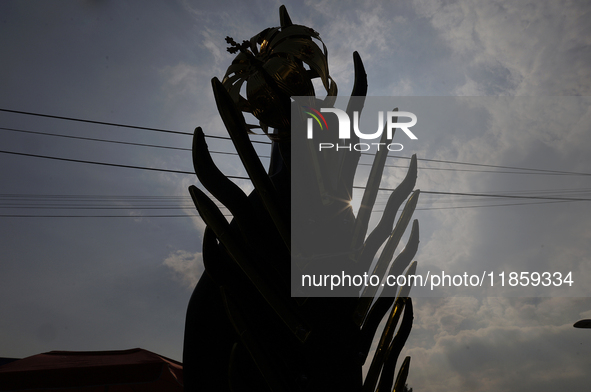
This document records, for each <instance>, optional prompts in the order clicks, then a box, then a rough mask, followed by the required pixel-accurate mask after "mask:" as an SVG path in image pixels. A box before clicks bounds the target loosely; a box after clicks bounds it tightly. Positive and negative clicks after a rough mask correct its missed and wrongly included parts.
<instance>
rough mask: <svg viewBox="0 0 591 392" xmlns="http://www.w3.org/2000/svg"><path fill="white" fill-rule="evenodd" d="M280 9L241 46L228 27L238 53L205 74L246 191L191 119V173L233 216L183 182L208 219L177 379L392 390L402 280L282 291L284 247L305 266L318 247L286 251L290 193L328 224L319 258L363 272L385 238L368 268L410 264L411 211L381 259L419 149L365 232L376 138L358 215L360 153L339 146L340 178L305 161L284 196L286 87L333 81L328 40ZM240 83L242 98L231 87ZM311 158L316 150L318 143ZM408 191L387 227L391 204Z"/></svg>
mask: <svg viewBox="0 0 591 392" xmlns="http://www.w3.org/2000/svg"><path fill="white" fill-rule="evenodd" d="M280 21H281V27H277V28H271V29H266V30H264V31H263V32H261V33H260V34H258V35H256V36H254V37H253V38H252V39H251V40H250V41H244V42H243V43H241V44H238V43H236V42H234V41H233V40H232V39H231V38H227V41H228V43H229V44H230V45H231V48H230V49H229V50H230V51H231V52H236V53H238V54H237V56H236V58H235V60H234V61H233V63H232V65H231V66H230V67H229V69H228V72H227V73H226V76H225V77H224V80H223V81H222V82H220V81H219V80H218V79H217V78H214V79H213V80H212V86H213V91H214V95H215V100H216V104H217V107H218V110H219V113H220V115H221V117H222V120H223V122H224V125H225V127H226V128H227V130H228V132H229V134H230V136H231V138H232V141H233V143H234V145H235V147H236V150H237V152H238V154H239V156H240V159H241V160H242V162H243V164H244V167H245V168H246V171H247V172H248V175H249V177H250V179H251V180H252V183H253V185H254V188H255V190H254V191H253V192H252V193H251V194H250V195H248V196H247V195H246V194H245V193H244V192H243V191H242V190H241V189H240V188H239V187H238V186H237V185H235V184H234V183H233V182H232V181H231V180H230V179H228V178H227V177H226V176H224V174H222V173H221V172H220V170H219V169H218V168H217V167H216V166H215V164H214V163H213V160H212V159H211V157H210V155H209V151H208V148H207V145H206V143H205V138H204V134H203V132H202V130H201V128H197V129H196V130H195V135H194V139H193V162H194V168H195V172H196V174H197V176H198V178H199V180H200V182H201V184H203V186H204V187H205V188H207V190H208V191H209V192H211V194H212V195H214V196H215V197H216V198H217V199H218V200H219V201H220V202H221V203H222V204H223V205H224V206H226V207H227V208H228V210H229V211H230V212H231V213H232V215H233V220H232V223H230V224H229V223H228V222H227V220H226V218H225V217H224V216H223V215H222V213H221V212H220V210H219V209H218V208H217V206H216V205H215V204H214V202H213V201H212V200H211V199H210V198H209V197H208V196H207V195H206V194H205V193H204V192H202V191H201V190H199V189H198V188H197V187H194V186H191V187H190V188H189V191H190V194H191V197H192V198H193V200H194V202H195V206H196V207H197V210H198V211H199V214H200V215H201V217H202V218H203V220H204V221H205V223H206V224H207V228H206V230H205V234H204V238H203V259H204V264H205V273H204V274H203V276H202V278H201V280H200V281H199V283H198V285H197V287H196V288H195V291H194V293H193V295H192V297H191V300H190V303H189V307H188V310H187V320H186V327H185V342H184V353H183V362H184V379H185V389H186V390H187V391H229V390H232V391H264V390H271V391H365V392H367V391H375V390H379V391H386V390H387V391H390V390H392V387H393V385H394V390H396V391H400V390H402V388H403V387H404V385H405V381H406V376H407V374H408V369H409V363H410V357H407V358H406V359H405V360H404V362H403V364H402V366H401V369H400V371H399V372H398V376H397V377H396V379H394V374H395V367H396V361H397V358H398V355H399V354H400V351H401V350H402V347H403V346H404V343H405V341H406V339H407V337H408V335H409V333H410V330H411V326H412V318H413V310H412V302H411V299H410V298H408V290H409V289H403V290H401V293H400V294H399V296H398V297H396V298H394V296H392V292H390V293H388V294H389V295H382V296H380V297H379V298H377V299H375V301H373V303H372V300H373V299H374V298H372V297H371V296H369V297H368V296H367V295H366V296H360V297H357V296H355V297H350V298H312V297H310V298H292V297H291V295H290V274H291V272H292V268H293V267H292V263H291V258H292V256H293V255H294V254H296V255H297V257H298V258H299V259H300V260H306V263H308V264H313V262H314V254H305V252H304V254H301V253H298V252H301V251H302V250H301V249H297V250H296V249H292V246H294V244H292V243H291V235H290V234H291V233H290V207H291V204H292V202H293V203H307V204H306V205H307V206H308V205H309V208H307V209H306V211H307V213H306V216H302V217H298V218H300V219H302V221H306V220H309V221H310V222H313V224H312V225H310V233H308V234H309V235H315V236H325V237H324V239H325V240H324V241H322V244H323V248H322V249H315V252H317V253H318V254H319V253H322V254H323V255H324V256H323V259H324V261H325V262H326V261H327V260H328V262H333V263H338V264H339V265H341V266H342V267H343V268H342V269H346V270H348V271H358V272H361V273H363V272H364V271H367V270H368V269H369V266H370V264H371V262H372V260H373V259H374V256H375V255H376V253H377V251H378V248H379V247H380V246H381V245H382V244H383V243H384V242H385V243H386V245H385V247H384V250H383V251H382V254H381V255H380V258H379V261H378V263H377V266H376V268H375V270H374V273H377V274H380V275H384V274H386V273H388V274H395V275H399V274H401V273H403V272H404V270H405V269H406V268H407V266H408V265H409V264H410V267H409V268H408V272H407V274H408V273H414V270H415V268H416V262H413V263H412V264H411V263H410V262H411V260H412V258H413V257H414V255H415V253H416V251H417V248H418V242H419V241H418V222H417V221H416V220H415V221H414V222H413V225H412V231H411V235H410V238H409V241H408V244H407V246H406V247H405V249H404V250H403V251H402V252H401V253H400V254H399V255H398V256H397V257H396V259H395V260H394V262H393V263H392V264H391V266H390V268H388V265H389V264H390V261H391V259H392V257H393V253H394V250H395V249H396V247H397V245H398V243H399V241H400V238H401V236H402V234H403V232H404V231H405V228H406V227H407V225H408V224H409V222H410V218H411V215H412V213H413V211H414V208H415V206H416V202H417V199H418V193H419V191H415V192H412V189H413V188H414V185H415V181H416V175H417V162H416V157H414V156H413V158H412V160H411V164H410V167H409V170H408V173H407V175H406V178H405V179H404V180H403V181H402V183H401V184H400V186H399V187H398V188H397V189H396V190H395V191H394V192H393V193H392V194H391V196H390V197H389V200H388V203H387V206H386V208H385V211H384V213H383V216H382V218H381V220H380V222H379V224H378V226H377V227H376V228H375V229H374V230H373V231H372V232H371V234H370V235H369V236H367V238H366V234H367V230H368V222H369V216H370V213H371V210H372V208H373V205H374V202H375V199H376V196H377V192H378V187H379V183H380V179H381V177H382V172H383V168H384V164H385V159H386V155H387V150H385V149H382V151H380V152H378V153H377V154H376V156H375V160H374V164H373V166H372V170H371V173H370V175H369V179H368V183H367V187H366V190H365V193H364V195H363V199H362V205H361V208H360V211H359V212H358V214H357V216H356V217H355V216H354V214H353V212H352V209H351V206H350V205H349V203H348V202H349V201H350V199H351V194H352V187H353V178H354V176H355V170H356V167H357V163H358V160H359V158H360V153H348V154H346V156H344V157H343V161H342V162H341V165H340V166H339V167H340V168H341V169H339V177H338V178H336V181H335V179H331V184H333V185H332V186H330V185H328V182H327V181H326V180H327V179H326V178H322V174H321V173H320V172H318V171H314V170H313V169H311V170H310V172H309V178H310V183H309V187H304V188H301V189H299V193H298V200H290V195H291V194H290V181H291V175H290V162H291V160H290V150H291V148H290V147H291V146H290V144H291V134H290V132H291V124H290V110H291V105H292V103H291V100H290V97H291V96H311V97H313V96H314V95H315V91H314V87H313V85H312V82H311V80H312V79H313V78H316V77H319V78H320V79H321V81H322V85H323V86H324V88H325V89H326V91H327V94H328V96H327V98H326V100H325V101H330V100H331V99H333V98H334V97H335V96H336V94H337V88H336V84H335V83H334V81H333V80H332V79H331V78H330V76H329V73H328V63H327V52H326V47H324V44H322V45H323V49H320V47H319V46H318V45H317V44H316V43H315V42H314V40H313V39H315V40H320V37H319V36H318V33H316V32H315V31H314V30H312V29H310V28H308V27H304V26H298V25H294V24H293V23H292V22H291V20H290V17H289V15H288V14H287V11H286V10H285V7H283V6H282V7H281V8H280ZM320 42H321V41H320ZM353 59H354V65H355V84H354V87H353V92H352V94H351V95H352V96H359V97H364V96H365V95H366V92H367V78H366V74H365V70H364V67H363V64H362V62H361V59H360V57H359V55H358V54H357V52H355V53H354V55H353ZM306 66H307V68H306ZM244 82H246V84H247V85H246V95H247V97H246V98H245V97H242V96H241V95H240V89H241V87H242V85H243V83H244ZM314 99H315V98H314ZM352 102H353V101H352ZM356 102H357V101H356ZM360 102H362V101H360ZM325 103H326V102H325ZM362 106H363V103H350V107H349V108H348V109H347V111H348V112H352V111H353V110H355V111H361V109H362ZM242 111H245V112H250V113H252V114H253V115H255V116H256V117H257V118H258V119H259V120H260V123H261V124H260V126H259V127H260V128H262V129H263V131H264V132H265V133H267V134H268V135H269V137H270V139H271V140H272V157H271V163H270V168H269V170H268V172H267V170H265V169H264V167H263V165H262V164H261V162H260V161H259V158H258V156H257V154H256V152H255V150H254V148H253V145H252V143H251V142H250V139H249V137H248V133H249V132H250V130H251V128H252V127H251V126H249V125H247V124H246V122H245V119H244V116H243V114H242ZM270 128H274V129H273V131H269V129H270ZM357 141H358V140H357ZM353 142H355V141H354V140H353ZM314 159H320V160H322V159H324V158H323V157H322V156H321V155H318V156H315V157H314ZM322 183H325V185H326V187H325V188H323V189H324V190H323V192H324V193H322V197H323V198H324V199H323V200H320V197H319V196H318V195H319V193H318V184H322ZM411 193H412V195H411ZM409 195H411V196H410V198H408V197H409ZM327 198H328V202H326V200H327ZM407 198H408V201H407V203H406V205H405V207H404V209H403V212H402V213H401V215H400V218H399V220H398V222H397V223H396V225H394V220H395V217H396V213H397V211H398V209H399V207H400V206H401V205H402V204H403V203H404V201H405V200H406V199H407ZM328 233H330V234H328ZM296 246H297V245H296ZM391 290H393V289H391ZM366 294H368V293H366ZM369 294H372V295H373V294H374V293H369ZM390 308H391V311H389V310H390ZM386 315H387V324H386V327H385V328H384V330H383V331H382V334H381V339H380V342H379V345H378V348H377V350H376V352H375V355H374V356H373V359H372V363H371V367H370V370H369V373H368V375H367V377H366V378H365V381H363V377H362V365H363V364H364V362H365V361H366V359H367V356H368V353H369V351H370V346H371V343H372V340H373V338H374V336H375V335H376V333H377V329H378V325H379V324H380V321H381V320H382V319H383V318H384V316H386ZM400 318H402V321H401V323H400V326H399V328H398V330H397V331H396V326H397V324H398V322H399V320H400Z"/></svg>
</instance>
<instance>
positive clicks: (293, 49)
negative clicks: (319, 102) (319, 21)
mask: <svg viewBox="0 0 591 392" xmlns="http://www.w3.org/2000/svg"><path fill="white" fill-rule="evenodd" d="M280 20H281V27H271V28H267V29H265V30H263V31H261V32H260V33H259V34H257V35H255V36H254V37H252V38H251V39H250V41H243V42H242V44H238V43H236V42H235V41H234V40H233V39H232V38H231V37H226V42H228V44H230V47H229V48H228V51H229V52H230V53H236V52H239V53H238V55H237V56H236V58H235V59H234V61H232V64H231V65H230V67H229V68H228V70H227V71H226V75H225V76H224V79H223V80H222V84H223V85H224V87H225V88H226V90H228V92H229V93H230V96H231V97H232V99H233V100H234V102H235V103H236V104H237V106H238V108H239V109H240V110H241V111H243V112H248V113H252V114H253V115H254V116H255V117H256V118H257V119H258V120H259V121H260V126H249V127H250V128H259V127H260V128H261V129H262V130H263V131H264V132H265V133H268V128H269V127H271V128H276V129H278V130H283V131H284V132H289V129H290V105H291V103H290V102H291V101H290V97H292V96H304V95H309V96H314V95H315V91H314V86H313V85H312V79H314V78H317V77H319V78H320V80H321V81H322V84H323V86H324V88H325V89H326V93H327V94H328V96H336V95H337V86H336V83H335V82H334V81H333V80H332V78H331V77H330V75H329V72H328V51H327V49H326V46H325V45H324V43H323V42H322V40H321V39H320V35H319V34H318V33H317V32H316V31H314V30H313V29H311V28H309V27H306V26H301V25H296V24H293V23H292V22H291V19H290V18H289V15H288V14H287V11H286V10H285V7H284V6H282V7H281V9H280ZM314 40H318V42H319V43H320V44H322V49H320V47H319V46H318V44H317V43H316V42H315V41H314ZM306 66H307V67H306ZM244 82H246V97H243V96H241V95H240V90H241V88H242V86H243V84H244Z"/></svg>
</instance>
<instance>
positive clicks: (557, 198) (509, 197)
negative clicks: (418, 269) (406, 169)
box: [0, 150, 591, 201]
mask: <svg viewBox="0 0 591 392" xmlns="http://www.w3.org/2000/svg"><path fill="white" fill-rule="evenodd" d="M0 153H2V154H12V155H19V156H27V157H34V158H43V159H53V160H58V161H66V162H75V163H85V164H92V165H102V166H113V167H120V168H126V169H136V170H150V171H160V172H167V173H177V174H190V175H194V174H195V173H194V172H190V171H183V170H173V169H159V168H152V167H144V166H132V165H123V164H117V163H107V162H95V161H88V160H82V159H70V158H61V157H52V156H47V155H38V154H27V153H21V152H14V151H4V150H0ZM226 177H228V178H233V179H238V180H249V181H250V178H249V177H247V176H234V175H227V176H226ZM353 188H355V189H364V188H365V187H363V186H353ZM394 189H395V188H379V190H381V191H393V190H394ZM422 193H425V194H439V195H457V196H472V197H502V198H508V199H544V200H562V201H591V199H584V198H564V197H549V196H518V195H501V194H493V193H491V194H488V193H462V192H440V191H422Z"/></svg>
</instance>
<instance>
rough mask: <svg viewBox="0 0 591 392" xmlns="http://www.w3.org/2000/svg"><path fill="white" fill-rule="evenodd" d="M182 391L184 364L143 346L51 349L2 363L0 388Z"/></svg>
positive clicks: (54, 390) (57, 390) (56, 391)
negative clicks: (127, 348) (144, 348)
mask: <svg viewBox="0 0 591 392" xmlns="http://www.w3.org/2000/svg"><path fill="white" fill-rule="evenodd" d="M49 388H52V392H66V391H68V392H74V391H84V392H95V391H96V392H99V391H100V392H105V391H109V392H124V391H125V392H128V391H142V392H143V391H146V392H148V391H163V390H165V391H179V392H182V391H183V365H182V364H181V363H179V362H177V361H174V360H172V359H169V358H166V357H163V356H161V355H158V354H154V353H152V352H150V351H146V350H143V349H140V348H135V349H131V350H122V351H86V352H85V351H50V352H48V353H44V354H37V355H33V356H31V357H27V358H24V359H20V360H18V361H14V362H11V363H8V364H6V365H3V366H0V391H12V390H21V389H29V390H33V391H42V390H46V389H49Z"/></svg>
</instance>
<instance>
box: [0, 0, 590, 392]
mask: <svg viewBox="0 0 591 392" xmlns="http://www.w3.org/2000/svg"><path fill="white" fill-rule="evenodd" d="M281 4H282V3H279V2H274V1H263V0H261V1H247V2H245V1H243V2H239V1H226V0H220V1H216V2H205V1H189V0H186V1H180V0H179V1H169V2H155V1H141V2H140V1H117V2H115V1H100V0H95V1H62V2H59V3H55V2H32V1H11V0H7V1H2V2H0V26H1V27H0V29H1V34H0V53H2V61H0V86H1V88H0V109H4V111H0V144H1V147H0V150H1V152H0V179H1V182H2V190H1V191H0V298H2V300H1V301H0V350H1V351H0V356H2V357H16V358H22V357H25V356H29V355H33V354H37V353H40V352H46V351H50V350H112V349H113V350H114V349H127V348H132V347H142V348H145V349H148V350H151V351H154V352H157V353H159V354H162V355H165V356H169V357H171V358H174V359H177V360H180V359H181V356H182V337H183V329H184V314H185V310H186V305H187V302H188V299H189V296H190V294H191V288H192V286H193V285H194V284H195V283H196V280H197V279H198V277H199V276H200V274H201V272H202V266H201V253H200V251H201V245H200V244H201V240H202V237H201V235H202V233H203V223H202V222H201V220H200V219H199V218H198V217H197V215H196V212H195V211H194V208H193V207H192V206H191V202H190V199H189V198H188V192H187V187H188V185H190V184H196V183H197V180H196V178H195V176H194V175H190V174H185V173H183V172H190V171H191V160H190V152H189V151H187V150H185V149H187V148H190V145H191V137H190V136H189V135H190V134H191V133H192V131H193V129H194V128H195V127H196V126H201V127H203V129H204V131H205V133H206V134H208V135H218V136H225V135H226V132H225V130H224V128H223V126H222V123H221V120H220V118H219V116H218V115H217V112H216V109H215V103H214V101H213V95H212V93H211V88H210V80H211V78H212V77H214V76H217V77H219V78H221V77H222V76H223V75H224V73H225V70H226V67H227V66H228V65H229V63H230V62H231V60H232V55H230V54H228V53H227V52H226V51H225V48H226V44H225V41H224V38H225V37H226V36H228V35H229V36H232V37H233V38H234V39H236V40H237V41H241V40H243V39H249V38H250V37H251V36H253V35H254V34H256V33H258V32H260V31H261V30H263V29H264V28H266V27H271V26H277V25H278V24H279V17H278V8H279V6H280V5H281ZM284 4H285V5H286V6H287V8H288V11H289V12H290V15H291V18H292V20H293V21H294V23H297V24H303V25H307V26H310V27H312V28H314V29H315V30H317V31H318V32H320V34H321V37H322V39H323V41H324V42H325V44H326V45H327V47H328V50H329V67H330V72H331V75H332V77H333V78H334V79H335V81H336V82H337V84H338V87H339V91H340V93H341V94H342V95H347V94H348V93H349V92H350V90H351V87H352V83H353V79H352V76H353V66H352V57H351V55H352V52H353V51H355V50H357V51H359V53H360V55H361V57H362V59H363V60H364V63H365V66H366V71H367V74H368V83H369V95H373V96H401V97H402V96H414V97H425V96H427V97H444V99H446V102H448V101H449V100H451V99H453V98H452V97H457V96H469V97H477V98H471V99H469V100H468V101H469V102H470V105H469V106H471V107H472V108H476V109H475V110H477V111H478V110H479V109H480V110H485V112H484V113H483V114H482V113H481V114H482V115H483V116H484V117H483V118H485V119H486V121H482V122H475V123H470V122H468V124H464V123H462V122H457V124H456V123H454V122H453V119H442V121H441V127H426V126H425V127H424V128H422V131H419V130H417V134H418V136H419V140H418V141H417V142H416V143H415V144H409V145H408V148H407V149H405V150H404V151H403V152H401V153H400V154H398V155H399V156H402V157H408V156H410V154H412V153H415V152H416V153H417V154H418V156H419V158H423V159H425V160H424V161H420V162H419V179H418V182H417V188H420V189H421V190H424V191H433V192H451V193H464V194H468V195H440V194H439V195H437V194H427V193H425V194H423V195H422V196H421V199H420V201H419V205H418V210H417V211H416V213H415V217H416V218H418V219H419V221H420V223H421V245H420V250H419V253H418V254H417V260H418V261H419V271H421V268H422V271H426V269H430V270H432V271H440V270H445V271H446V272H447V271H449V272H450V273H454V274H461V273H463V272H465V271H469V272H475V273H476V272H477V271H478V272H479V273H482V272H483V270H486V269H487V268H488V270H491V268H493V267H491V266H494V269H495V271H497V272H500V271H506V272H507V273H508V272H511V271H519V272H520V271H528V272H534V271H539V272H543V271H552V272H554V271H562V272H568V271H572V273H573V278H574V280H575V288H576V290H575V288H573V290H572V291H569V290H565V291H561V292H558V291H556V290H555V289H553V288H552V289H551V288H548V290H547V291H544V290H542V292H541V293H537V294H536V295H537V296H536V297H531V296H527V295H524V294H523V292H513V291H511V290H507V291H506V292H501V293H496V294H495V296H494V297H492V296H486V291H483V292H482V293H480V295H479V296H472V297H438V298H417V299H416V300H415V321H414V327H413V330H412V334H411V336H410V338H409V341H408V343H407V345H406V348H405V350H404V352H403V353H402V355H403V356H404V355H410V356H411V357H412V363H411V372H410V376H409V381H408V382H409V385H410V386H411V387H413V388H414V389H415V390H416V391H436V390H456V391H492V390H499V389H503V390H508V391H518V390H519V391H522V390H534V389H535V390H538V391H550V390H557V389H561V390H567V389H570V390H585V389H587V388H588V383H589V381H591V380H589V378H588V376H587V375H586V374H587V372H588V369H589V368H590V367H591V332H590V331H588V330H579V329H574V328H573V327H572V324H573V323H574V322H575V321H577V320H579V319H581V318H591V300H590V298H589V297H590V296H591V292H590V291H589V288H588V287H590V285H589V282H590V279H591V268H590V266H591V256H590V255H591V252H590V251H591V249H590V248H591V247H590V245H589V244H590V243H591V242H590V239H591V229H590V228H589V224H588V222H589V221H590V218H591V214H590V209H589V202H588V201H585V199H587V200H589V199H591V184H590V183H589V178H590V177H589V175H590V173H591V160H590V159H589V156H591V155H590V154H591V135H590V133H589V128H590V126H591V112H590V111H589V102H590V101H589V98H588V97H586V96H588V95H590V93H591V67H590V64H591V25H589V23H588V19H589V16H590V14H591V13H590V11H591V4H589V3H588V2H586V1H571V2H564V1H544V2H525V1H506V2H502V1H494V2H493V1H485V0H482V1H462V0H460V1H437V0H416V1H396V2H387V1H365V2H362V3H359V2H353V1H338V2H337V1H305V2H299V1H298V2H296V1H293V2H285V3H284ZM491 96H504V97H514V96H517V97H520V99H518V100H513V101H511V100H510V101H503V103H502V104H498V102H499V101H497V100H493V101H490V100H489V99H490V98H488V97H491ZM550 96H552V98H551V99H549V100H548V101H543V103H542V104H539V101H537V100H536V99H537V98H539V97H550ZM438 99H439V98H438ZM507 102H508V103H507ZM6 110H12V111H20V112H26V113H29V114H22V113H15V112H10V111H6ZM32 113H35V114H45V115H51V116H58V117H67V118H75V119H84V120H92V121H97V122H106V123H113V124H123V125H133V126H137V127H144V128H151V129H153V130H147V129H137V128H128V127H120V126H119V127H117V126H111V125H105V124H97V123H88V122H79V121H71V120H64V119H58V118H49V117H40V116H34V115H31V114H32ZM479 113H480V112H479ZM447 120H449V121H447ZM154 129H155V130H154ZM161 130H172V131H177V132H179V133H165V132H161ZM420 132H422V133H420ZM185 133H186V134H185ZM57 135H61V136H57ZM65 136H68V137H65ZM83 138H84V139H83ZM258 139H259V140H264V139H263V138H258ZM115 141H116V142H118V143H113V142H115ZM208 143H209V145H210V149H211V150H214V151H220V152H232V151H233V150H232V147H231V143H230V142H229V141H228V140H224V139H208ZM148 145H149V146H148ZM405 146H406V144H405ZM162 147H173V148H162ZM265 147H266V146H265V145H261V150H260V152H261V155H267V154H268V151H266V150H265ZM14 153H19V154H21V155H16V154H14ZM22 154H27V155H22ZM44 157H53V158H60V159H62V160H56V159H48V158H44ZM64 159H69V160H70V161H65V160H64ZM262 159H263V160H265V159H266V158H262ZM428 160H436V161H428ZM216 161H217V162H218V164H219V165H220V166H221V167H222V168H223V170H224V172H225V173H227V174H230V175H234V174H235V175H243V173H244V171H243V169H242V168H241V165H240V163H239V161H238V159H237V158H236V157H235V156H233V155H227V154H217V155H216ZM88 162H95V163H97V162H98V163H107V164H111V165H112V164H116V165H119V166H107V165H98V164H93V163H88ZM452 162H455V163H452ZM457 162H462V163H468V165H465V164H463V165H460V164H458V163H457ZM388 164H392V165H407V164H408V161H407V160H405V159H403V158H402V159H395V158H392V159H390V160H389V161H388ZM474 164H479V165H490V166H475V165H474ZM130 166H133V167H135V168H131V167H130ZM501 166H502V167H501ZM138 167H143V168H156V169H160V171H154V170H144V169H138ZM524 168H526V169H535V170H524ZM166 170H167V171H166ZM403 175H404V171H403V169H400V168H392V169H389V170H388V172H387V173H386V175H385V177H384V179H383V183H382V184H383V185H385V186H389V187H394V186H396V184H397V183H398V182H399V181H400V179H401V178H402V177H403ZM240 185H241V186H243V187H244V188H245V189H247V190H248V189H249V184H248V183H240ZM474 194H496V195H504V196H511V197H510V198H509V197H503V198H500V197H496V198H492V197H486V198H485V197H482V196H474ZM515 196H519V198H517V197H515ZM542 197H544V198H542ZM566 199H577V200H576V201H575V200H566ZM378 201H384V199H383V198H382V199H380V200H378ZM483 290H484V289H483ZM448 294H449V295H457V293H456V292H453V290H452V291H450V292H448ZM526 294H527V293H526ZM576 296H579V297H576Z"/></svg>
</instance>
